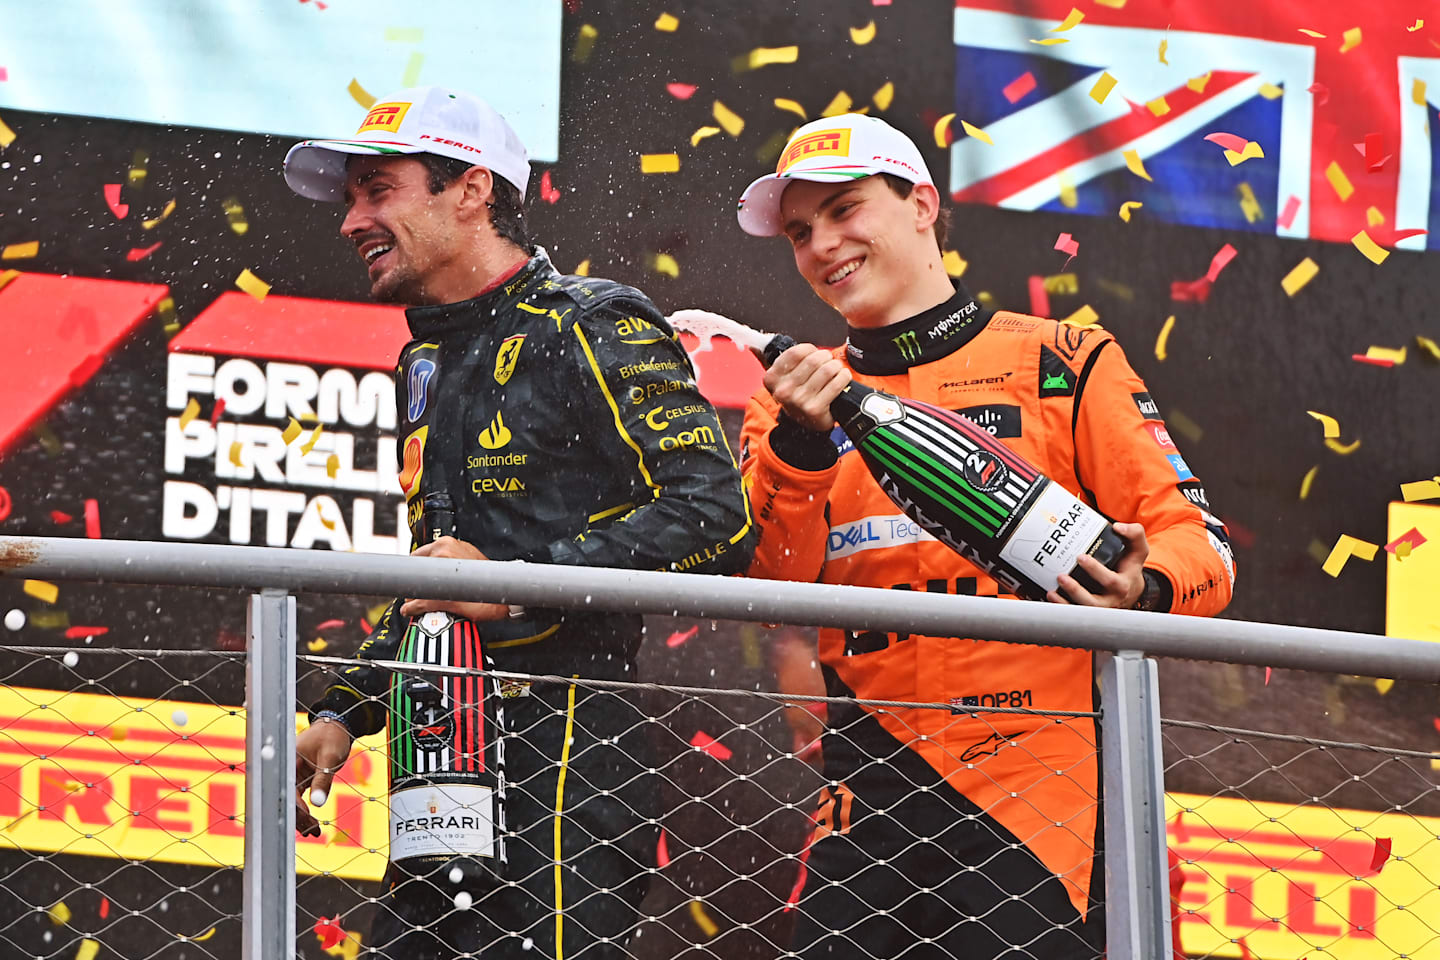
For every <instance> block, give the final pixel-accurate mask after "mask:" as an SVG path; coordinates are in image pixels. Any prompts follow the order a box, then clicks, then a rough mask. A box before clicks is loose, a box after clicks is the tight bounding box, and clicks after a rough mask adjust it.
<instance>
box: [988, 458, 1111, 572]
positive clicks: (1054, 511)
mask: <svg viewBox="0 0 1440 960" xmlns="http://www.w3.org/2000/svg"><path fill="white" fill-rule="evenodd" d="M1106 523H1107V521H1106V519H1105V518H1104V517H1102V516H1100V514H1098V513H1096V512H1095V511H1094V510H1091V509H1090V508H1089V507H1087V506H1086V505H1085V504H1084V503H1082V502H1080V501H1079V500H1077V499H1076V498H1075V497H1074V496H1072V495H1071V494H1070V492H1069V491H1068V490H1066V489H1065V488H1064V487H1062V486H1060V484H1058V483H1054V482H1052V483H1050V484H1049V485H1048V486H1047V487H1046V488H1045V489H1044V490H1043V491H1042V492H1041V493H1040V496H1038V497H1036V498H1035V502H1034V503H1032V504H1031V505H1030V510H1029V511H1028V512H1027V513H1026V514H1025V516H1024V517H1022V518H1021V520H1020V522H1019V523H1018V524H1017V525H1016V527H1015V532H1014V533H1012V534H1011V535H1010V539H1009V541H1008V542H1007V543H1006V544H1005V546H1004V548H1003V549H1002V550H1001V551H1000V559H1002V560H1004V561H1005V562H1006V563H1008V564H1010V566H1011V567H1013V568H1014V569H1015V570H1016V571H1018V572H1019V573H1021V574H1023V575H1025V576H1027V577H1029V578H1030V579H1031V580H1033V581H1035V583H1037V584H1039V585H1040V586H1041V587H1043V588H1044V589H1045V590H1046V591H1050V590H1054V589H1055V588H1056V586H1057V584H1058V582H1059V577H1060V574H1062V573H1069V572H1070V571H1071V569H1073V568H1074V566H1075V561H1076V560H1078V559H1079V558H1080V555H1081V554H1082V553H1084V552H1085V551H1086V550H1088V549H1089V548H1090V545H1091V544H1093V543H1094V542H1095V540H1096V538H1097V537H1099V536H1100V534H1101V532H1102V531H1104V529H1105V525H1106Z"/></svg>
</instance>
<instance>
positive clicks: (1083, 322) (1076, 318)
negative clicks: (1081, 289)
mask: <svg viewBox="0 0 1440 960" xmlns="http://www.w3.org/2000/svg"><path fill="white" fill-rule="evenodd" d="M1099 319H1100V314H1098V313H1096V312H1095V308H1094V307H1092V306H1090V304H1088V303H1087V304H1085V306H1083V307H1081V308H1080V309H1079V310H1076V311H1075V312H1074V313H1072V314H1070V316H1068V317H1066V318H1065V319H1064V320H1061V321H1060V322H1061V323H1065V324H1069V325H1070V326H1072V327H1088V326H1090V324H1092V323H1094V322H1095V321H1096V320H1099Z"/></svg>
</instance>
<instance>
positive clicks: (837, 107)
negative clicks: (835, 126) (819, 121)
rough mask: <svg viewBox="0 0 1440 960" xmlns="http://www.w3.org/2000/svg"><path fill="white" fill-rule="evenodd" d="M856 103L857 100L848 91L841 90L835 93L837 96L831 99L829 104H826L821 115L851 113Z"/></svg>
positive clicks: (832, 115) (830, 115)
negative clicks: (852, 98) (851, 97)
mask: <svg viewBox="0 0 1440 960" xmlns="http://www.w3.org/2000/svg"><path fill="white" fill-rule="evenodd" d="M854 103H855V101H854V100H851V99H850V94H848V93H846V92H845V91H844V90H841V91H840V92H839V93H837V94H835V98H834V99H833V100H831V101H830V103H829V105H828V106H826V107H825V109H824V110H821V111H820V116H822V117H838V116H840V114H842V113H849V112H850V108H851V107H852V106H854Z"/></svg>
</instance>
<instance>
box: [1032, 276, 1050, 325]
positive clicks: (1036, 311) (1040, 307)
mask: <svg viewBox="0 0 1440 960" xmlns="http://www.w3.org/2000/svg"><path fill="white" fill-rule="evenodd" d="M1030 315H1031V316H1032V317H1048V316H1050V292H1049V291H1048V290H1046V289H1045V278H1044V277H1041V276H1032V277H1031V278H1030Z"/></svg>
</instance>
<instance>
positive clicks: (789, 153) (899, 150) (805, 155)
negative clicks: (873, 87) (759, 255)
mask: <svg viewBox="0 0 1440 960" xmlns="http://www.w3.org/2000/svg"><path fill="white" fill-rule="evenodd" d="M877 173H889V174H893V175H894V176H897V177H899V178H901V179H902V180H909V181H910V182H911V183H928V184H930V185H931V186H932V187H933V186H934V185H935V180H934V178H932V177H931V176H930V170H929V168H928V167H926V166H925V158H924V157H922V156H920V150H919V148H918V147H916V146H915V143H914V141H912V140H911V139H910V138H909V137H907V136H905V134H903V133H901V132H900V131H899V130H896V129H895V128H894V127H892V126H890V124H888V123H886V122H885V121H884V120H881V119H880V118H879V117H870V116H866V115H865V114H861V113H846V114H841V115H840V116H838V117H821V118H820V119H819V120H812V121H810V122H809V123H807V124H805V125H804V126H803V127H801V128H800V129H799V130H796V131H795V132H794V133H793V134H791V136H790V139H789V141H788V142H786V144H785V149H784V150H783V151H782V152H781V153H780V162H779V163H777V164H776V165H775V172H774V173H772V174H767V175H766V176H763V177H761V178H760V179H759V180H756V181H755V182H754V183H752V184H750V186H749V187H747V188H746V189H745V193H744V194H743V195H741V197H740V208H739V210H738V211H737V216H738V217H739V218H740V228H741V229H742V230H744V231H745V232H746V233H748V234H751V235H753V236H756V237H773V236H776V235H778V234H779V233H781V232H782V229H781V228H782V226H783V223H782V221H781V217H780V198H781V196H783V195H784V193H785V188H786V187H788V186H789V185H790V181H791V180H814V181H818V182H820V183H841V182H843V181H846V180H859V179H861V178H862V177H873V176H874V175H875V174H877Z"/></svg>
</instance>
